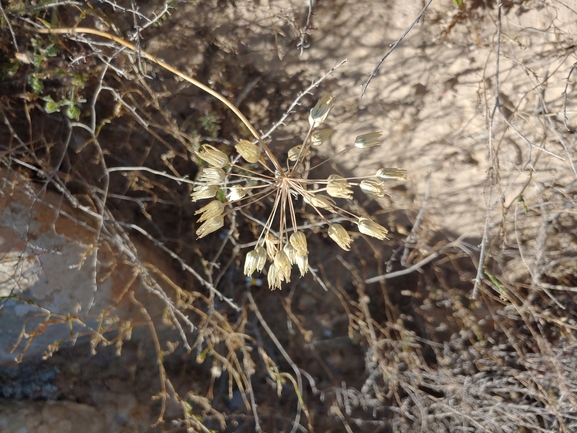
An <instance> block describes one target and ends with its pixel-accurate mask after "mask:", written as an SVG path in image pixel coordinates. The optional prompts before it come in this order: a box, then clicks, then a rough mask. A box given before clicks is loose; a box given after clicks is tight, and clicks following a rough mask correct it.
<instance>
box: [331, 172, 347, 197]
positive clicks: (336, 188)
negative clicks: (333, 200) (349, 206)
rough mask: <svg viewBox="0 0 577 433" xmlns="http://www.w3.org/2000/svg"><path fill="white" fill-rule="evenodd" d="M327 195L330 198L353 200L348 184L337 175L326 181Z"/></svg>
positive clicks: (332, 175)
mask: <svg viewBox="0 0 577 433" xmlns="http://www.w3.org/2000/svg"><path fill="white" fill-rule="evenodd" d="M327 193H328V194H329V195H330V196H331V197H339V198H346V199H351V198H353V191H352V190H351V189H350V188H349V183H348V182H347V180H346V179H345V178H344V177H342V176H339V175H338V174H331V175H330V176H329V178H328V179H327Z"/></svg>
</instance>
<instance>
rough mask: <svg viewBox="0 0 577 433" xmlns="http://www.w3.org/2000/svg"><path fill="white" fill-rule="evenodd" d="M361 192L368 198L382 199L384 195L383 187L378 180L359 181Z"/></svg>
mask: <svg viewBox="0 0 577 433" xmlns="http://www.w3.org/2000/svg"><path fill="white" fill-rule="evenodd" d="M360 186H361V190H362V191H363V192H364V193H365V194H366V195H368V196H369V197H375V198H379V197H383V196H384V195H385V185H384V184H383V183H382V182H380V181H378V180H371V179H365V180H363V181H361V185H360Z"/></svg>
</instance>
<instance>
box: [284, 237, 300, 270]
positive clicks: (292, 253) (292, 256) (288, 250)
mask: <svg viewBox="0 0 577 433" xmlns="http://www.w3.org/2000/svg"><path fill="white" fill-rule="evenodd" d="M282 250H283V251H284V252H285V254H286V255H287V257H288V259H289V261H290V262H291V265H294V264H295V263H296V260H297V250H295V247H293V246H292V245H291V244H290V242H288V243H286V244H285V246H284V247H283V249H282Z"/></svg>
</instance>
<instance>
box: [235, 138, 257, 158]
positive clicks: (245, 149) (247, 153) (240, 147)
mask: <svg viewBox="0 0 577 433" xmlns="http://www.w3.org/2000/svg"><path fill="white" fill-rule="evenodd" d="M235 149H236V151H237V152H238V153H239V154H240V156H242V157H243V159H244V160H245V161H246V162H249V163H251V164H254V163H255V162H258V160H259V158H260V149H259V148H258V146H257V145H256V144H254V143H251V142H250V141H248V140H240V141H239V142H238V144H237V145H236V146H235Z"/></svg>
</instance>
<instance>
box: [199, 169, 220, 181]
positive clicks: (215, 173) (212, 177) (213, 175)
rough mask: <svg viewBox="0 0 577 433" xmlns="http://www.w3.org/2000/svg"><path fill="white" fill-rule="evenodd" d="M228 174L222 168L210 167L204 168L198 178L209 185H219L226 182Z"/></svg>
mask: <svg viewBox="0 0 577 433" xmlns="http://www.w3.org/2000/svg"><path fill="white" fill-rule="evenodd" d="M225 177H226V173H225V172H224V170H223V169H222V168H216V167H208V168H203V169H202V170H201V171H200V176H199V177H198V181H199V182H204V183H206V184H207V185H218V184H219V183H222V181H224V178H225Z"/></svg>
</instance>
